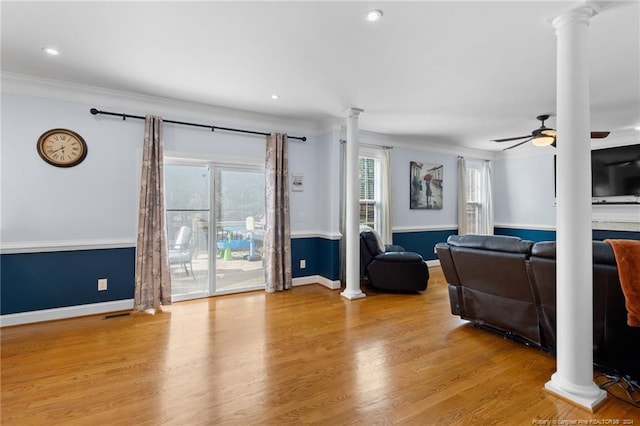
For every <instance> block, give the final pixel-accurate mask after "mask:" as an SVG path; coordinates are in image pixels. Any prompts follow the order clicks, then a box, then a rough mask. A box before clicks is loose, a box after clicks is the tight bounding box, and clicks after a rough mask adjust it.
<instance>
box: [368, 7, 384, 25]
mask: <svg viewBox="0 0 640 426" xmlns="http://www.w3.org/2000/svg"><path fill="white" fill-rule="evenodd" d="M380 18H382V11H381V10H378V9H373V10H370V11H369V12H367V21H369V22H376V21H379V20H380Z"/></svg>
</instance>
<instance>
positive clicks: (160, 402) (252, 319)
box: [1, 268, 640, 426]
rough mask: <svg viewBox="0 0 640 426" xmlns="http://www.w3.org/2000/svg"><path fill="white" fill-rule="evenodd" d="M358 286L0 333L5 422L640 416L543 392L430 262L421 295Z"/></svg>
mask: <svg viewBox="0 0 640 426" xmlns="http://www.w3.org/2000/svg"><path fill="white" fill-rule="evenodd" d="M366 293H367V297H366V298H365V299H361V300H354V301H348V300H346V299H344V298H342V297H341V296H340V294H339V291H335V290H328V289H326V288H324V287H322V286H320V285H309V286H303V287H295V288H294V289H293V290H291V291H289V292H284V293H277V294H265V293H264V292H253V293H245V294H238V295H232V296H219V297H215V298H209V299H201V300H197V301H190V302H182V303H176V304H174V305H172V306H171V307H168V308H167V309H166V312H163V313H160V314H157V315H155V316H151V315H134V316H127V317H117V318H113V319H104V317H103V316H94V317H85V318H78V319H71V320H63V321H55V322H50V323H42V324H34V325H25V326H16V327H9V328H4V329H2V331H1V332H2V337H1V343H2V366H1V369H2V375H1V379H2V383H1V386H2V401H1V402H2V406H1V410H2V414H1V416H2V417H1V423H2V425H7V426H8V425H58V424H60V425H217V424H233V425H235V424H237V425H246V424H265V425H275V424H287V423H288V424H309V423H317V424H326V425H342V424H364V425H375V424H412V425H413V424H415V425H486V424H505V425H532V424H554V423H553V421H554V420H555V421H556V423H555V424H562V423H561V421H567V423H564V424H625V420H626V424H635V425H640V409H638V408H635V407H632V406H631V405H629V404H626V403H624V402H620V401H618V400H616V399H614V398H611V397H609V398H608V399H607V401H606V402H605V403H604V404H603V405H602V406H601V408H600V409H599V410H598V411H597V412H596V413H595V414H592V413H589V412H588V411H585V410H582V409H580V408H577V407H575V406H573V405H571V404H569V403H567V402H564V401H562V400H560V399H557V398H555V397H553V396H551V395H549V394H547V393H546V392H544V391H543V390H542V389H543V385H544V383H545V382H546V381H547V380H549V378H550V376H551V374H552V373H553V372H554V371H555V361H554V359H553V358H552V357H550V356H549V355H548V354H545V353H543V352H541V351H539V350H536V349H534V348H530V347H526V346H523V345H522V344H519V343H516V342H513V341H510V340H506V339H503V338H502V337H500V336H498V335H496V334H493V333H490V332H487V331H484V330H481V329H477V328H474V327H473V326H471V325H470V324H468V323H467V322H465V321H462V320H460V319H458V318H457V317H455V316H453V315H451V313H450V311H449V303H448V296H447V288H446V283H445V281H444V278H443V276H442V272H441V270H440V269H439V268H431V280H430V283H429V288H428V289H427V291H425V292H424V293H422V294H414V295H402V294H383V293H376V292H373V291H370V290H367V291H366ZM598 421H599V422H598ZM615 422H617V423H615Z"/></svg>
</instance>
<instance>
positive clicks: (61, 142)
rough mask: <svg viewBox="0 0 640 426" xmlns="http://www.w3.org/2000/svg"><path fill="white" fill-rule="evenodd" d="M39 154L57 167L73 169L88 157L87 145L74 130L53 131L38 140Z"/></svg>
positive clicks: (47, 132)
mask: <svg viewBox="0 0 640 426" xmlns="http://www.w3.org/2000/svg"><path fill="white" fill-rule="evenodd" d="M37 147H38V154H40V157H42V159H43V160H44V161H46V162H47V163H49V164H51V165H52V166H56V167H73V166H77V165H78V164H80V163H81V162H82V161H83V160H84V159H85V157H86V156H87V143H86V142H85V141H84V139H83V138H82V136H80V135H79V134H77V133H76V132H74V131H72V130H67V129H51V130H49V131H46V132H44V133H43V134H42V136H40V138H38V145H37Z"/></svg>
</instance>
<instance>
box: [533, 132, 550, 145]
mask: <svg viewBox="0 0 640 426" xmlns="http://www.w3.org/2000/svg"><path fill="white" fill-rule="evenodd" d="M554 140H555V138H554V137H553V136H546V135H545V136H539V137H537V138H533V139H532V140H531V143H533V144H534V145H535V146H549V145H551V144H552V143H553V141H554Z"/></svg>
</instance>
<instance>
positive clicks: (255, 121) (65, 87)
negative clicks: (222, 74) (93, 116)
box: [0, 71, 327, 137]
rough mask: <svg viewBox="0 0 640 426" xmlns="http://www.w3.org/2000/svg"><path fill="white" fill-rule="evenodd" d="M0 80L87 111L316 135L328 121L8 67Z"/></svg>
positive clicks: (7, 89) (13, 89)
mask: <svg viewBox="0 0 640 426" xmlns="http://www.w3.org/2000/svg"><path fill="white" fill-rule="evenodd" d="M0 80H1V82H2V85H1V88H2V93H12V94H17V95H24V96H32V97H37V98H44V99H51V100H58V101H65V102H75V103H81V104H86V105H87V114H89V108H90V107H96V108H98V109H103V110H113V112H118V113H120V112H122V113H127V114H134V115H144V114H156V115H161V116H163V117H166V118H168V119H182V120H185V121H187V120H193V121H200V122H204V123H207V122H210V123H211V124H213V125H216V126H222V127H243V128H247V129H248V130H255V131H260V132H282V133H288V134H290V135H296V136H297V135H298V134H300V136H307V137H310V136H311V137H313V136H317V135H320V134H322V133H326V131H327V125H326V123H324V122H315V121H308V120H302V119H296V118H291V117H283V116H277V115H268V114H262V113H256V112H251V111H244V110H239V109H232V108H225V107H220V106H215V105H208V104H202V103H195V102H187V101H182V100H179V99H171V98H164V97H159V96H149V95H141V94H137V93H131V92H124V91H117V90H112V89H105V88H101V87H96V86H87V85H83V84H78V83H71V82H66V81H59V80H50V79H44V78H39V77H33V76H29V75H24V74H16V73H11V72H6V71H3V72H0Z"/></svg>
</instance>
